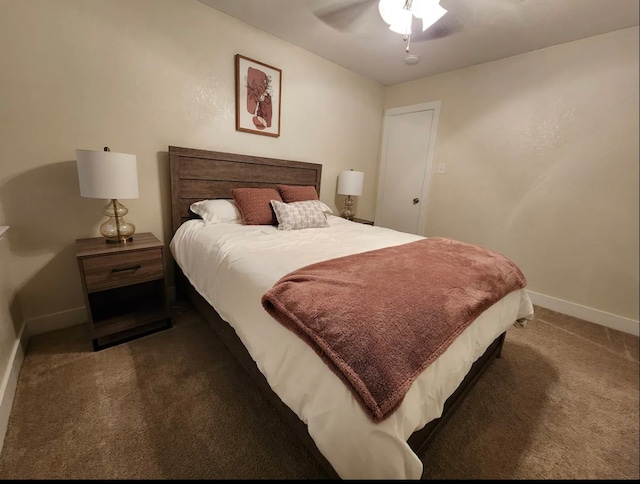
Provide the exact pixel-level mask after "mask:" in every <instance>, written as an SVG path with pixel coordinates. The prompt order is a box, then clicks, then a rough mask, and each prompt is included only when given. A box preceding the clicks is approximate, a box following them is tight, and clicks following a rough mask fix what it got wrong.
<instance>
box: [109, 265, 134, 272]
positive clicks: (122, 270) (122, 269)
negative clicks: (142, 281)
mask: <svg viewBox="0 0 640 484" xmlns="http://www.w3.org/2000/svg"><path fill="white" fill-rule="evenodd" d="M140 267H142V266H141V265H140V264H138V265H135V266H131V267H120V268H118V269H111V272H125V271H137V270H138V269H140Z"/></svg>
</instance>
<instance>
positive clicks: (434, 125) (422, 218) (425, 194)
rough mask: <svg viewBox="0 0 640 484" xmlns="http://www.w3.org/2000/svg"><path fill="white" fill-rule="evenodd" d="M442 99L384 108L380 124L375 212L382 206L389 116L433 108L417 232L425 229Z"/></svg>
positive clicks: (378, 211) (420, 233)
mask: <svg viewBox="0 0 640 484" xmlns="http://www.w3.org/2000/svg"><path fill="white" fill-rule="evenodd" d="M441 104H442V101H431V102H427V103H421V104H412V105H410V106H401V107H398V108H389V109H385V111H384V117H383V125H382V146H381V150H380V164H379V166H380V171H379V176H378V196H377V201H376V214H378V213H380V209H381V207H382V199H383V198H384V193H383V191H384V176H385V174H386V170H387V148H388V141H387V138H388V132H387V131H388V128H389V119H390V118H391V116H397V115H398V114H409V113H415V112H418V111H430V110H433V118H432V121H431V133H430V138H429V148H428V150H427V159H426V163H425V167H424V177H423V182H422V193H421V194H420V200H421V203H420V208H419V210H418V234H419V235H426V234H425V229H426V225H427V217H426V214H427V206H428V204H429V193H430V190H429V187H430V186H431V173H432V167H433V158H434V155H435V151H436V138H437V134H438V123H439V120H440V105H441Z"/></svg>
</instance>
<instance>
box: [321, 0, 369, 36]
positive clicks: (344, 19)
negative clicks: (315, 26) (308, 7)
mask: <svg viewBox="0 0 640 484" xmlns="http://www.w3.org/2000/svg"><path fill="white" fill-rule="evenodd" d="M374 3H376V0H352V1H343V2H339V3H336V4H335V5H332V6H330V7H325V8H320V9H318V10H316V11H314V12H313V14H314V15H315V16H316V17H318V18H319V19H320V20H322V21H323V22H324V23H326V24H327V25H329V26H330V27H332V28H334V29H336V30H340V31H344V30H348V29H349V27H351V25H352V24H353V22H355V21H356V20H357V19H358V17H360V16H361V15H362V14H363V13H364V12H365V11H366V10H367V9H369V7H371V5H373V4H374Z"/></svg>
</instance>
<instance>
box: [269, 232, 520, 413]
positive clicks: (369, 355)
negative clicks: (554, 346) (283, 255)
mask: <svg viewBox="0 0 640 484" xmlns="http://www.w3.org/2000/svg"><path fill="white" fill-rule="evenodd" d="M525 286H526V279H525V277H524V275H523V274H522V272H521V271H520V269H518V267H517V266H516V265H515V264H514V263H513V262H512V261H511V260H509V259H508V258H507V257H505V256H504V255H501V254H499V253H496V252H492V251H489V250H487V249H483V248H481V247H478V246H475V245H471V244H467V243H464V242H459V241H456V240H453V239H448V238H440V237H434V238H427V239H424V240H419V241H416V242H411V243H408V244H403V245H399V246H395V247H387V248H383V249H378V250H373V251H369V252H363V253H361V254H354V255H349V256H346V257H340V258H337V259H332V260H327V261H323V262H319V263H316V264H312V265H309V266H306V267H303V268H301V269H298V270H296V271H293V272H291V273H290V274H287V275H286V276H284V277H283V278H282V279H280V280H279V281H278V282H277V283H276V284H275V285H274V286H273V287H272V288H271V289H270V290H269V291H267V292H266V293H265V294H264V295H263V297H262V305H263V307H264V308H265V310H266V311H267V312H268V313H269V314H271V316H273V317H274V318H275V319H276V320H277V321H279V322H280V323H282V324H283V325H284V326H286V327H287V328H289V329H290V330H292V331H294V332H295V333H296V334H297V335H298V336H300V337H301V338H302V339H303V340H304V341H306V342H307V343H308V344H309V345H311V346H312V347H313V349H314V350H315V351H316V352H317V353H318V354H319V355H320V356H321V357H322V359H323V360H324V361H325V363H326V364H327V365H328V366H329V367H330V368H331V369H332V370H333V371H334V373H336V374H337V375H338V376H339V377H340V378H341V379H342V380H343V381H344V383H345V384H346V385H347V386H348V388H349V389H350V390H351V391H352V392H353V394H354V395H355V397H356V399H357V400H358V401H359V402H360V404H361V405H362V406H363V408H364V409H365V411H366V412H367V413H368V414H369V415H370V417H371V418H372V420H373V421H374V422H381V421H382V420H384V419H385V418H387V417H388V416H389V415H390V414H391V413H392V412H393V411H394V410H395V409H396V408H397V407H398V406H399V405H400V404H401V403H402V400H403V399H404V396H405V394H406V393H407V391H408V389H409V387H410V386H411V384H412V382H413V381H414V380H415V379H416V378H417V376H418V375H419V374H420V373H421V372H422V371H423V370H424V369H425V368H427V366H429V365H430V364H431V363H432V362H433V361H434V360H435V359H436V358H437V357H438V356H440V355H441V354H442V353H443V352H444V351H445V350H446V349H447V348H448V347H449V345H450V344H451V343H452V342H453V341H454V340H455V339H456V338H457V337H458V335H459V334H460V333H462V331H464V329H465V328H467V326H469V324H471V323H472V322H473V321H474V320H475V319H476V318H477V317H478V316H479V315H480V314H481V313H482V312H483V311H484V310H486V309H487V308H488V307H489V306H491V305H492V304H494V303H496V302H497V301H499V300H500V299H502V298H503V297H504V296H506V295H507V294H509V293H510V292H512V291H514V290H516V289H519V288H523V287H525Z"/></svg>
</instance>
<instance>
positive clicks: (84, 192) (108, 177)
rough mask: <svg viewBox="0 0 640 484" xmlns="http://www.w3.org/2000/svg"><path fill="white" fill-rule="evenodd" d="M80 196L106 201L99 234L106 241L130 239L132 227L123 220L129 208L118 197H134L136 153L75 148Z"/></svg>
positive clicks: (133, 231)
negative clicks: (105, 218)
mask: <svg viewBox="0 0 640 484" xmlns="http://www.w3.org/2000/svg"><path fill="white" fill-rule="evenodd" d="M76 161H77V168H78V179H79V182H80V195H81V196H83V197H86V198H103V199H107V200H110V201H109V203H108V204H107V205H106V206H105V207H104V210H103V212H102V213H103V214H104V215H106V216H107V217H108V219H107V221H106V222H104V223H103V224H102V225H101V226H100V233H101V234H102V236H103V237H104V238H105V239H106V241H107V242H108V243H114V244H126V243H127V242H131V241H132V240H133V234H134V233H135V230H136V227H135V225H133V224H132V223H131V222H128V221H127V220H125V219H124V216H125V215H126V214H127V212H128V211H129V210H127V208H126V207H125V206H124V205H122V204H121V203H120V202H119V201H118V199H121V198H124V199H129V198H138V171H137V166H136V156H135V155H130V154H127V153H114V152H112V151H111V150H110V149H109V147H105V148H104V150H103V151H91V150H76Z"/></svg>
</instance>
